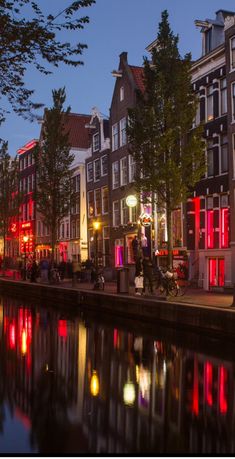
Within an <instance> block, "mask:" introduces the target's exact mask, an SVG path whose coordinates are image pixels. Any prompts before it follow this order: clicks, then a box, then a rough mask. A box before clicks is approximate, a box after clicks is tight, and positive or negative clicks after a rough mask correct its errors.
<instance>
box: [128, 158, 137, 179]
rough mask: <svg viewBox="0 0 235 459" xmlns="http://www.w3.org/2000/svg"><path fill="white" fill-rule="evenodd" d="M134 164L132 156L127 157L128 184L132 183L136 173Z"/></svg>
mask: <svg viewBox="0 0 235 459" xmlns="http://www.w3.org/2000/svg"><path fill="white" fill-rule="evenodd" d="M135 166H136V164H135V160H134V158H133V156H132V155H129V182H134V180H135V173H136V167H135Z"/></svg>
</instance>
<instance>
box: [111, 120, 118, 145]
mask: <svg viewBox="0 0 235 459" xmlns="http://www.w3.org/2000/svg"><path fill="white" fill-rule="evenodd" d="M114 131H115V132H114ZM118 148H119V144H118V123H114V124H113V125H112V151H116V150H118Z"/></svg>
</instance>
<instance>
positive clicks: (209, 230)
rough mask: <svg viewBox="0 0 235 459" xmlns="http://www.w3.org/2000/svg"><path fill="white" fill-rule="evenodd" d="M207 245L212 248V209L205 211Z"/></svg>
mask: <svg viewBox="0 0 235 459" xmlns="http://www.w3.org/2000/svg"><path fill="white" fill-rule="evenodd" d="M207 247H208V249H213V248H214V210H208V211H207Z"/></svg>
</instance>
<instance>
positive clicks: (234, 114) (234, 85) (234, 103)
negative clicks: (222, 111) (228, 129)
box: [232, 83, 235, 121]
mask: <svg viewBox="0 0 235 459" xmlns="http://www.w3.org/2000/svg"><path fill="white" fill-rule="evenodd" d="M232 120H233V121H235V83H232Z"/></svg>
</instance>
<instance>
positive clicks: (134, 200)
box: [126, 194, 137, 207]
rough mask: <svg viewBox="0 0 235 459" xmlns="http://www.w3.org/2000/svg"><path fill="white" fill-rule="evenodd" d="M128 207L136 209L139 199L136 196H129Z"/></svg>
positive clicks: (127, 199)
mask: <svg viewBox="0 0 235 459" xmlns="http://www.w3.org/2000/svg"><path fill="white" fill-rule="evenodd" d="M126 205H127V206H128V207H135V206H136V205H137V197H136V196H135V195H134V194H130V195H129V196H127V198H126Z"/></svg>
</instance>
